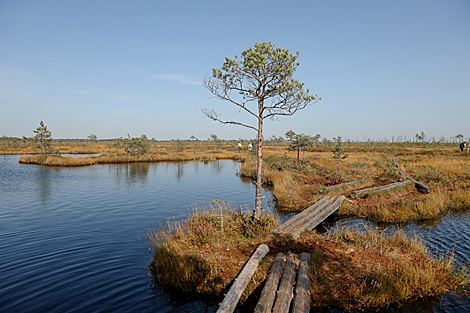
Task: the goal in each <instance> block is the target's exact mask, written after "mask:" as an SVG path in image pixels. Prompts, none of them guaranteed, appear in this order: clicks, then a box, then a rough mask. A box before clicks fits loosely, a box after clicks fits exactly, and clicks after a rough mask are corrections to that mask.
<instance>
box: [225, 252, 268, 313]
mask: <svg viewBox="0 0 470 313" xmlns="http://www.w3.org/2000/svg"><path fill="white" fill-rule="evenodd" d="M268 252H269V247H268V246H267V245H265V244H262V245H260V246H259V247H258V249H256V251H255V252H254V253H253V255H252V256H251V258H250V259H249V260H248V262H247V263H246V265H245V267H244V268H243V270H242V271H241V273H240V274H239V275H238V277H237V278H236V279H235V281H234V282H233V285H232V287H230V290H229V291H228V292H227V295H226V296H225V298H224V300H223V301H222V303H221V304H220V306H219V309H218V310H217V312H224V313H231V312H233V311H234V310H235V307H236V306H237V303H238V300H240V297H241V295H242V293H243V291H245V288H246V286H247V285H248V283H249V282H250V279H251V277H252V276H253V274H254V273H255V271H256V269H257V268H258V265H259V262H260V261H261V259H262V258H263V257H264V256H265V255H266V254H267V253H268Z"/></svg>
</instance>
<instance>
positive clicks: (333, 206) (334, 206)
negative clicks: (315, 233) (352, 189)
mask: <svg viewBox="0 0 470 313" xmlns="http://www.w3.org/2000/svg"><path fill="white" fill-rule="evenodd" d="M344 199H346V197H345V196H343V195H341V196H339V197H338V198H336V200H335V202H333V203H332V204H331V205H330V206H329V207H328V209H327V210H325V211H323V212H322V214H320V215H318V216H317V217H316V218H314V219H311V220H310V221H309V222H308V223H307V224H306V225H305V229H307V230H312V229H314V228H315V227H317V226H318V224H320V223H321V222H323V221H324V220H325V219H326V218H327V217H328V216H330V215H331V214H333V213H334V212H335V211H336V210H338V209H339V207H340V206H341V203H343V201H344Z"/></svg>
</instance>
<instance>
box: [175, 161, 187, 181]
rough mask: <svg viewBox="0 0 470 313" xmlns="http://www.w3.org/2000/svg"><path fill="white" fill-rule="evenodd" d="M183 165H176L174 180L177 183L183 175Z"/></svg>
mask: <svg viewBox="0 0 470 313" xmlns="http://www.w3.org/2000/svg"><path fill="white" fill-rule="evenodd" d="M184 165H185V163H176V173H175V175H176V179H177V180H178V181H179V180H181V178H182V177H183V174H184Z"/></svg>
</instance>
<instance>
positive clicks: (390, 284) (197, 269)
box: [147, 202, 469, 310]
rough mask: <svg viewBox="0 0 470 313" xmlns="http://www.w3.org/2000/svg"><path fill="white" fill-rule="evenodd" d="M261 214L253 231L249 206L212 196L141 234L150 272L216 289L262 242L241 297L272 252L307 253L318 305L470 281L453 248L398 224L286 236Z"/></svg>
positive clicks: (190, 286)
mask: <svg viewBox="0 0 470 313" xmlns="http://www.w3.org/2000/svg"><path fill="white" fill-rule="evenodd" d="M221 213H223V214H224V215H223V217H224V220H223V225H224V226H222V223H221V219H220V218H221V215H220V214H221ZM263 219H264V220H263V222H261V223H260V224H258V226H259V228H258V230H257V231H256V233H250V230H251V229H252V227H251V225H253V224H252V223H253V219H252V215H251V214H249V213H242V212H241V211H240V210H233V209H232V208H229V206H227V205H225V204H224V203H223V202H220V203H219V202H216V203H215V205H214V204H213V206H212V208H211V210H207V209H206V210H203V211H194V212H193V213H192V215H191V216H189V217H188V218H187V219H184V220H182V221H180V222H173V223H168V224H167V225H166V226H165V227H160V228H153V229H151V230H150V231H149V232H148V234H147V240H148V246H149V251H150V253H151V254H152V257H153V260H152V262H151V264H150V265H149V270H150V273H151V275H152V276H153V277H154V278H155V279H156V280H157V281H158V282H159V283H160V284H163V285H171V286H173V287H176V288H179V289H182V290H185V291H189V292H195V293H204V294H212V295H218V296H221V297H222V296H223V293H225V292H226V291H227V290H228V287H229V286H230V284H231V282H233V280H234V279H235V278H236V277H237V275H238V274H239V273H240V271H241V270H242V268H243V266H244V264H245V262H246V261H247V260H248V259H249V257H250V256H251V254H252V253H253V251H254V250H255V249H256V248H257V247H258V246H259V245H260V244H261V243H265V244H267V245H268V246H269V247H270V249H271V251H270V252H269V254H268V255H267V256H266V257H265V258H264V259H263V260H262V262H261V264H260V267H259V268H258V270H257V271H256V273H255V275H254V277H253V278H252V279H251V281H250V284H249V286H248V288H247V289H246V290H245V292H244V293H243V296H242V301H241V304H242V305H244V306H247V307H250V305H253V304H251V300H250V299H257V298H258V297H259V292H260V290H261V289H262V286H263V282H264V281H265V279H266V277H267V275H268V273H269V268H270V266H271V265H272V262H273V261H274V256H275V255H276V254H277V253H278V252H283V253H287V252H288V251H293V252H295V253H298V254H299V253H302V252H307V253H310V254H311V255H312V262H311V265H312V277H311V278H312V279H311V287H310V289H311V292H312V293H311V297H312V306H314V307H317V308H323V307H330V306H335V307H339V308H340V309H345V310H353V309H357V308H380V307H384V306H387V305H389V304H392V303H401V302H403V301H406V300H409V299H415V298H420V297H429V296H437V295H440V294H442V293H445V292H447V291H462V292H465V287H466V286H467V284H468V283H469V277H468V269H467V268H465V267H462V268H457V267H456V266H455V264H454V259H453V255H452V254H450V255H447V256H446V257H441V258H435V257H432V256H431V254H430V253H429V251H428V250H427V248H426V245H425V243H424V242H423V241H422V240H421V239H419V238H418V237H416V236H407V235H406V234H405V233H404V232H403V231H402V230H398V231H397V232H395V233H393V234H385V233H384V232H383V231H378V230H375V229H367V228H366V230H365V231H359V230H357V229H354V228H346V227H343V228H341V229H338V230H335V231H334V232H330V233H327V234H326V235H320V234H318V233H316V232H315V231H310V232H308V231H307V232H305V233H304V234H303V235H302V236H301V237H300V238H299V239H298V240H288V239H285V238H282V237H278V236H275V235H273V234H272V233H271V230H272V229H273V228H274V227H276V226H277V225H278V224H277V222H276V221H275V220H274V219H273V217H272V216H269V215H264V216H263ZM255 303H256V301H255Z"/></svg>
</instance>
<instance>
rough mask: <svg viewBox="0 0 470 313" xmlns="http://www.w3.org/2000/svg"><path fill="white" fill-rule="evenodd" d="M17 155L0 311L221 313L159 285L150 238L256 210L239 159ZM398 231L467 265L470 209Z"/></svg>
mask: <svg viewBox="0 0 470 313" xmlns="http://www.w3.org/2000/svg"><path fill="white" fill-rule="evenodd" d="M19 157H20V156H16V155H5V156H0V312H215V311H216V310H217V302H215V301H214V300H206V299H200V298H196V297H192V296H188V295H186V294H183V293H181V292H177V291H168V290H165V289H163V288H161V287H160V286H158V285H156V284H155V283H154V282H153V281H152V279H151V278H150V277H149V276H148V273H147V270H146V268H147V266H148V264H149V262H150V259H151V255H150V254H149V253H148V249H147V246H146V241H145V236H146V232H147V231H148V230H149V229H151V228H152V227H153V226H158V225H160V224H165V223H166V221H168V220H170V221H174V220H179V219H181V218H184V217H186V216H188V214H190V213H191V212H192V211H193V210H194V209H196V208H197V207H204V206H207V205H210V201H212V200H215V199H218V200H224V201H225V202H228V203H230V204H231V205H232V206H236V205H241V206H244V207H252V206H253V204H254V193H255V188H254V185H253V184H252V183H251V182H250V181H246V180H243V179H240V178H239V177H238V176H237V175H236V173H237V170H238V169H239V166H240V164H239V163H238V162H234V161H227V160H225V161H211V162H206V163H204V162H161V163H131V164H105V165H93V166H86V167H73V168H57V167H46V166H38V165H26V164H19V163H18V159H19ZM263 193H264V195H265V198H264V199H263V201H264V202H263V207H264V208H266V209H267V210H271V211H273V212H274V213H275V214H277V213H276V210H275V209H274V204H273V201H272V196H271V194H270V192H269V191H268V190H264V191H263ZM279 218H280V219H281V220H285V219H286V218H288V216H279ZM362 223H364V222H363V221H362V220H357V219H342V220H333V221H330V222H329V224H328V223H327V224H328V227H333V228H334V227H341V226H344V225H354V224H356V225H360V224H362ZM394 227H395V226H391V227H390V226H389V228H391V229H393V228H394ZM400 227H402V228H404V229H405V230H406V232H408V233H417V234H419V235H420V236H422V237H423V238H424V239H425V240H426V241H427V242H428V245H429V249H430V250H431V251H432V252H433V253H435V254H436V255H442V254H445V253H450V252H452V251H453V252H454V254H455V258H456V262H457V263H458V264H467V265H468V264H469V262H468V260H469V259H470V211H469V210H464V211H453V212H449V213H447V214H445V215H444V216H442V217H439V218H437V219H434V220H431V221H426V222H419V223H409V224H406V225H402V226H400ZM329 311H330V312H335V311H336V310H335V309H332V310H329ZM384 311H387V312H412V311H413V312H462V311H467V312H470V298H469V297H460V296H456V295H453V294H451V293H449V294H446V295H443V296H442V297H440V298H439V299H425V300H422V301H417V302H413V303H409V304H405V305H404V306H402V307H390V308H388V309H386V310H384Z"/></svg>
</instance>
